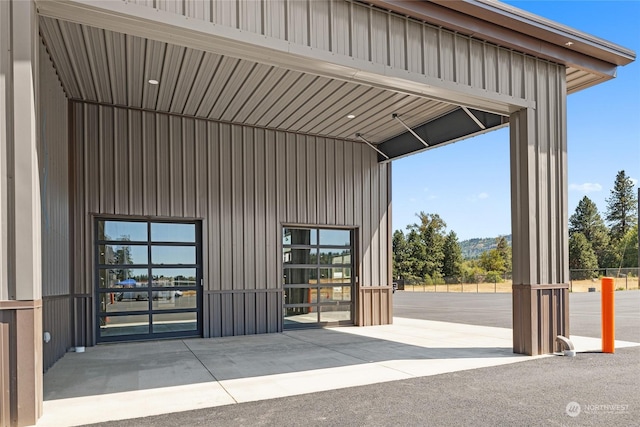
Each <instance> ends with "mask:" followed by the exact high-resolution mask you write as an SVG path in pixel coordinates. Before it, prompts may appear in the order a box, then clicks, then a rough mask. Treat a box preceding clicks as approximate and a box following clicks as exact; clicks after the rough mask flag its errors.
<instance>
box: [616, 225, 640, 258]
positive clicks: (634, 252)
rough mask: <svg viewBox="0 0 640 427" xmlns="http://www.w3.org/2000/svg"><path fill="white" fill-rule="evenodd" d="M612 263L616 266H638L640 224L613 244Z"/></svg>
mask: <svg viewBox="0 0 640 427" xmlns="http://www.w3.org/2000/svg"><path fill="white" fill-rule="evenodd" d="M610 257H611V260H610V265H609V267H614V268H630V267H638V224H636V225H635V226H634V227H633V228H632V229H630V230H629V231H627V234H625V235H624V236H623V237H622V239H620V240H619V241H618V242H616V243H615V245H612V247H611V251H610Z"/></svg>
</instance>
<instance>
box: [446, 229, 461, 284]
mask: <svg viewBox="0 0 640 427" xmlns="http://www.w3.org/2000/svg"><path fill="white" fill-rule="evenodd" d="M443 252H444V259H443V262H442V275H443V276H444V277H458V276H460V274H461V273H462V250H461V249H460V243H459V242H458V236H457V235H456V233H455V232H454V231H450V232H449V234H447V237H446V238H445V240H444V247H443Z"/></svg>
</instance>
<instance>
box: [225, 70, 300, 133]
mask: <svg viewBox="0 0 640 427" xmlns="http://www.w3.org/2000/svg"><path fill="white" fill-rule="evenodd" d="M287 73H289V71H287V70H285V69H284V68H276V67H271V69H270V70H269V73H268V74H267V75H266V76H265V78H264V79H262V81H260V82H258V83H257V86H256V88H255V90H254V92H253V94H252V95H251V101H252V102H245V104H244V105H243V106H242V108H240V109H239V110H238V112H237V114H236V116H235V117H234V118H233V121H235V122H238V123H254V122H253V121H251V120H250V119H249V118H250V117H252V116H257V115H258V114H259V115H260V116H261V115H262V114H263V113H264V111H266V109H267V108H268V104H267V103H268V100H269V96H270V95H271V94H272V93H273V91H274V88H275V87H277V85H278V84H279V82H281V81H283V79H285V76H286V75H287ZM274 96H275V95H274ZM261 109H262V113H259V111H260V110H261ZM254 112H255V113H256V114H255V115H254Z"/></svg>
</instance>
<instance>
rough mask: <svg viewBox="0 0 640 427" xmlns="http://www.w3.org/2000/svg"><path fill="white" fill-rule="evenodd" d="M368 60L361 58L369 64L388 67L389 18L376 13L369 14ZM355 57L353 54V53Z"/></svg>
mask: <svg viewBox="0 0 640 427" xmlns="http://www.w3.org/2000/svg"><path fill="white" fill-rule="evenodd" d="M369 43H371V46H370V47H369V49H370V51H371V56H370V58H362V57H360V59H366V60H370V61H371V62H374V63H377V64H383V65H389V56H388V55H389V16H388V15H386V14H381V13H377V12H372V14H371V34H370V38H369ZM353 54H354V56H355V54H356V53H355V52H354V53H353Z"/></svg>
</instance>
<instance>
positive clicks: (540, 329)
mask: <svg viewBox="0 0 640 427" xmlns="http://www.w3.org/2000/svg"><path fill="white" fill-rule="evenodd" d="M512 295H513V352H514V353H520V354H526V355H529V356H536V355H539V354H548V353H554V352H556V351H560V350H561V348H560V344H559V343H558V342H556V337H557V336H558V335H563V336H565V337H568V336H569V285H568V284H555V285H513V294H512Z"/></svg>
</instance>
